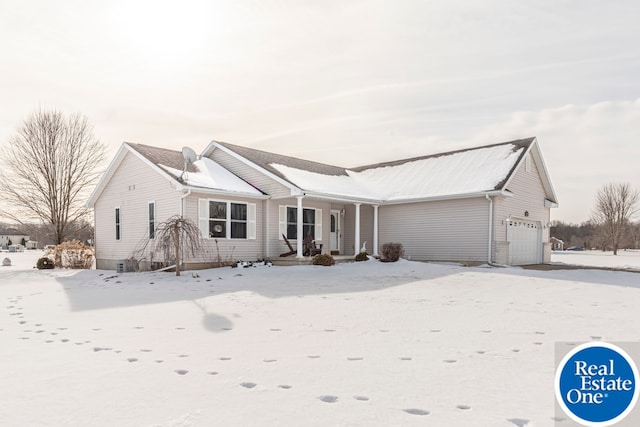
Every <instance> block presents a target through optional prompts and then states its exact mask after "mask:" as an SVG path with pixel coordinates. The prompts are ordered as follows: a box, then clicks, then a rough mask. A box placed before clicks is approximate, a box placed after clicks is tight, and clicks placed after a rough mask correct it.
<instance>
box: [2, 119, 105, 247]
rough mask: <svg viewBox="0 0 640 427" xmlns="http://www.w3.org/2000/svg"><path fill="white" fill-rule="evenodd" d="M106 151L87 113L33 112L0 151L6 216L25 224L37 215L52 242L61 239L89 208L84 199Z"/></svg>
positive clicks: (85, 214) (93, 181) (63, 238)
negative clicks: (49, 233)
mask: <svg viewBox="0 0 640 427" xmlns="http://www.w3.org/2000/svg"><path fill="white" fill-rule="evenodd" d="M105 151H106V149H105V146H104V145H103V144H102V143H101V142H100V141H99V140H98V139H97V138H96V137H95V136H94V134H93V128H92V126H91V125H90V124H89V123H88V121H87V119H86V118H85V117H84V116H82V115H80V114H74V115H71V116H69V117H65V116H64V115H63V114H62V113H60V112H59V111H55V110H53V111H45V110H42V109H40V110H37V111H35V112H34V113H33V114H32V115H31V116H30V117H28V118H27V119H26V120H25V121H24V123H23V124H22V125H21V126H20V127H19V128H18V131H17V132H16V134H15V135H14V136H13V137H12V138H11V139H10V140H9V144H8V145H5V146H3V147H2V148H1V149H0V163H1V164H0V180H2V182H3V183H4V188H3V189H4V193H5V194H4V197H5V200H6V202H7V205H8V207H7V208H6V209H5V211H4V212H3V214H4V215H5V216H6V217H8V218H11V219H13V220H15V221H17V222H19V223H21V224H24V223H26V222H29V221H33V220H34V219H37V220H39V221H41V222H42V223H43V224H47V225H50V226H51V229H52V234H53V236H51V237H52V239H53V241H54V242H55V243H57V244H59V243H61V242H62V241H64V240H65V238H66V237H67V235H68V227H69V224H72V223H80V220H82V219H83V218H85V217H86V216H87V215H88V213H89V212H90V211H89V209H88V208H86V207H85V204H84V203H85V199H86V197H87V196H88V192H89V191H91V189H92V187H93V186H94V185H95V183H96V182H97V180H98V178H99V177H100V171H99V170H98V167H100V166H101V163H102V161H103V160H104V156H105Z"/></svg>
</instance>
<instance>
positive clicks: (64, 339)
mask: <svg viewBox="0 0 640 427" xmlns="http://www.w3.org/2000/svg"><path fill="white" fill-rule="evenodd" d="M60 341H62V342H69V340H68V339H66V338H63V339H61V340H60Z"/></svg>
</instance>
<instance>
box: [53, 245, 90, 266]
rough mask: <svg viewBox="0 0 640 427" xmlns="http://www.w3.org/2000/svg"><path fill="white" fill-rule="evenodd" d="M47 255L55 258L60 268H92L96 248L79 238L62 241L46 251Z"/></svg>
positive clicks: (56, 264) (55, 263) (55, 262)
mask: <svg viewBox="0 0 640 427" xmlns="http://www.w3.org/2000/svg"><path fill="white" fill-rule="evenodd" d="M44 254H45V256H48V257H53V258H54V260H55V261H54V265H55V266H56V267H58V268H91V267H92V266H93V260H94V250H93V248H92V247H89V246H85V245H83V244H82V243H80V242H79V241H78V240H72V241H70V242H62V243H60V244H59V245H56V246H54V247H53V248H50V249H47V250H46V251H45V252H44Z"/></svg>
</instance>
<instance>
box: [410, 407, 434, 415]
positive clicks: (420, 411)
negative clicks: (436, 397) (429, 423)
mask: <svg viewBox="0 0 640 427" xmlns="http://www.w3.org/2000/svg"><path fill="white" fill-rule="evenodd" d="M403 411H404V412H406V413H407V414H411V415H429V414H430V413H431V412H429V411H425V410H424V409H416V408H409V409H403Z"/></svg>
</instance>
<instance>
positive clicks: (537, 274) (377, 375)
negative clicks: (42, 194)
mask: <svg viewBox="0 0 640 427" xmlns="http://www.w3.org/2000/svg"><path fill="white" fill-rule="evenodd" d="M40 254H41V253H37V252H25V253H21V254H2V255H0V258H4V257H5V256H8V257H9V258H11V260H12V263H13V266H11V267H0V425H2V426H62V425H64V426H214V425H219V426H335V425H348V426H411V425H429V426H498V427H499V426H504V427H514V426H520V427H522V426H527V427H531V426H552V425H554V421H553V419H552V418H553V417H554V416H555V413H554V396H553V376H554V370H555V366H554V343H555V342H557V341H574V342H583V341H590V340H596V339H603V340H606V341H638V339H640V331H639V330H638V322H637V320H638V316H637V308H638V306H639V305H640V274H638V273H627V272H614V271H599V270H558V271H531V270H524V269H520V268H482V267H478V268H465V267H459V266H456V265H444V264H424V263H416V262H409V261H400V262H398V263H394V264H384V263H380V262H377V261H368V262H363V263H350V264H340V265H336V266H333V267H316V266H302V267H266V266H261V267H256V268H246V269H232V268H224V269H212V270H205V271H198V272H197V274H192V273H191V272H187V273H185V274H184V275H183V276H181V277H179V278H176V277H175V276H174V275H173V274H172V273H140V274H133V273H127V274H120V275H116V274H115V272H113V271H96V270H93V271H65V270H55V271H52V270H42V271H38V270H35V269H33V268H32V266H33V265H35V260H36V258H37V256H39V255H40ZM556 255H560V256H556ZM636 255H637V254H636ZM636 255H634V256H636ZM573 256H584V257H587V256H591V255H587V254H575V255H574V254H567V255H566V257H567V258H562V262H565V259H566V260H569V257H573ZM593 256H594V257H595V256H596V255H593ZM561 257H565V254H555V255H554V261H558V258H561ZM593 259H595V258H593ZM598 262H599V261H598ZM627 262H628V261H625V263H627Z"/></svg>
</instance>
